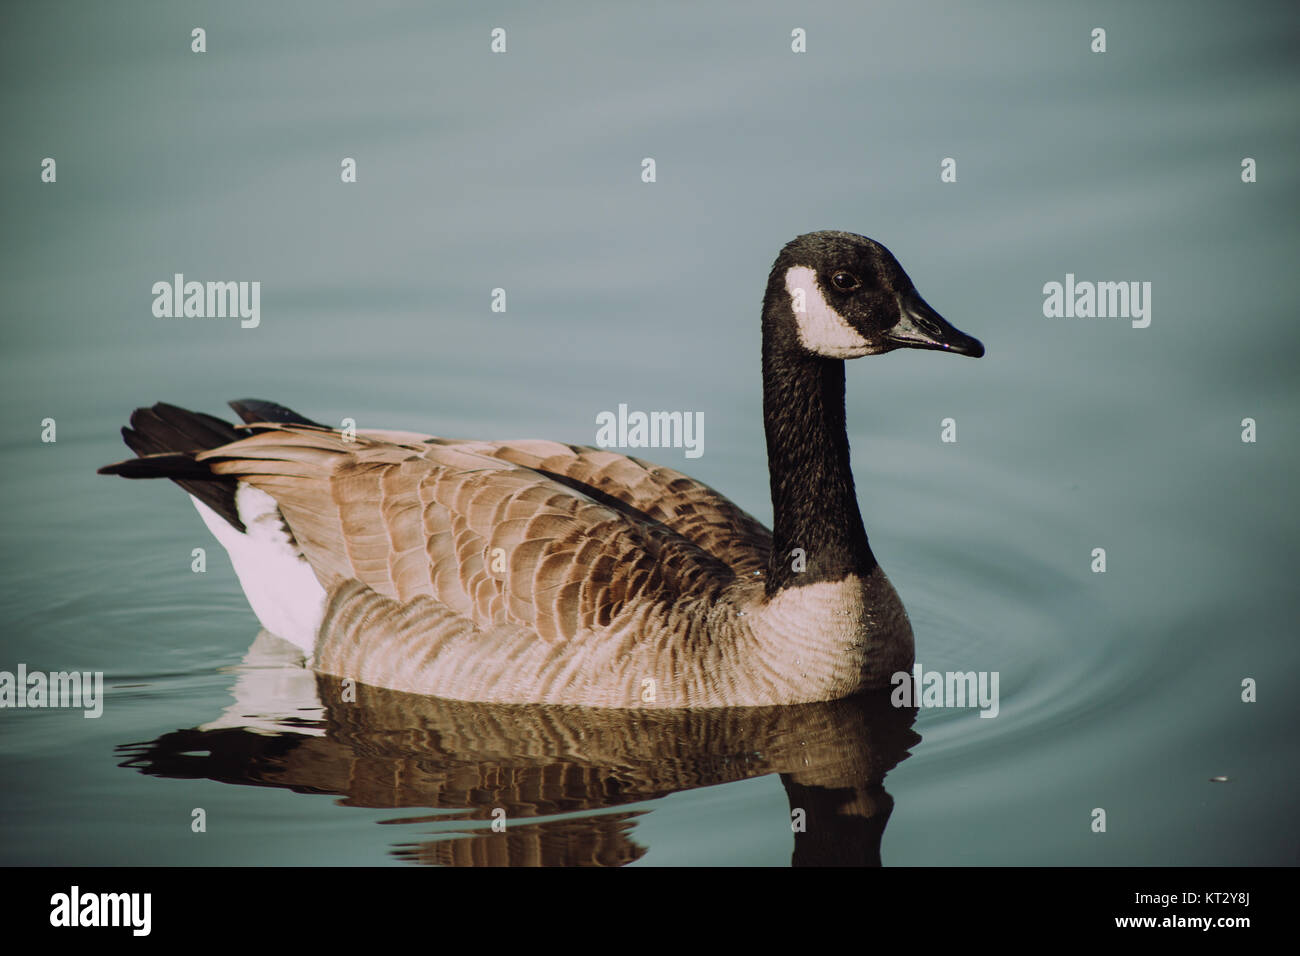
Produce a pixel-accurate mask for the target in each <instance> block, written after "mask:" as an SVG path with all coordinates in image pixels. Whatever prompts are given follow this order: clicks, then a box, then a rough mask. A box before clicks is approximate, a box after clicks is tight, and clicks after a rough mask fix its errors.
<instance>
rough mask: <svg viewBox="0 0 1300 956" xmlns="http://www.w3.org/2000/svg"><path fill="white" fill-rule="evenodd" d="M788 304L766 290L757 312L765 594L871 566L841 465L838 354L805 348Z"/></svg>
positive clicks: (845, 449) (844, 458)
mask: <svg viewBox="0 0 1300 956" xmlns="http://www.w3.org/2000/svg"><path fill="white" fill-rule="evenodd" d="M770 291H775V290H770ZM781 309H785V310H787V311H786V313H785V314H784V315H782V314H781V313H780V311H779V310H781ZM788 310H789V298H788V297H787V296H785V295H783V294H778V295H771V294H769V296H768V302H767V303H766V305H765V308H764V315H763V424H764V427H765V430H766V432H767V457H768V467H769V469H770V471H771V481H772V509H773V512H774V522H773V525H774V527H773V547H772V556H771V559H770V560H769V562H768V573H767V592H768V593H769V594H772V593H774V592H775V591H777V590H778V589H780V588H782V587H797V586H799V585H803V584H812V583H814V582H816V581H838V580H841V579H842V578H844V577H845V575H847V574H851V573H857V574H862V575H866V574H868V573H870V571H871V570H872V569H873V568H875V566H876V559H875V556H874V555H873V554H872V553H871V546H870V545H869V544H868V543H867V532H866V529H865V528H864V527H863V525H862V513H861V512H860V511H859V510H858V498H857V494H856V492H855V491H854V489H853V472H852V471H851V470H850V468H849V437H848V432H847V430H846V428H845V424H844V361H843V360H842V359H830V358H821V357H819V356H815V355H810V354H809V353H808V352H806V351H805V350H804V349H803V348H802V347H801V346H800V345H799V344H798V341H797V337H796V336H797V333H796V332H795V330H794V326H793V322H794V316H793V314H792V313H790V312H789V311H788ZM796 548H799V549H802V551H803V553H804V561H805V562H806V566H805V567H804V570H802V571H796V570H795V567H796V556H795V555H794V554H793V552H794V550H795V549H796Z"/></svg>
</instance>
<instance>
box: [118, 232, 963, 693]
mask: <svg viewBox="0 0 1300 956" xmlns="http://www.w3.org/2000/svg"><path fill="white" fill-rule="evenodd" d="M898 348H919V349H941V350H944V351H948V352H955V353H958V354H960V355H970V356H975V357H978V356H980V355H983V354H984V346H983V345H981V344H980V343H979V342H978V341H977V340H976V339H973V338H971V337H970V336H968V335H965V334H964V333H962V332H959V331H958V330H957V329H955V328H953V327H952V326H951V325H949V324H948V323H947V322H946V321H945V320H944V319H943V318H942V317H940V316H939V314H938V313H937V312H935V311H934V310H933V309H932V308H930V306H928V305H927V304H926V303H925V302H924V300H922V299H921V297H920V296H919V295H918V294H917V292H916V289H915V287H914V286H913V284H912V281H911V279H909V278H908V276H907V273H905V272H904V271H903V269H902V267H901V266H900V265H899V264H898V261H897V260H896V259H895V258H894V257H893V255H892V254H891V253H890V252H889V250H888V249H886V248H885V247H884V246H882V245H880V244H879V243H877V242H875V241H873V240H871V239H867V238H865V237H863V236H858V235H854V234H852V233H846V232H816V233H809V234H807V235H803V236H799V237H798V238H796V239H794V240H793V241H791V242H790V243H788V244H787V245H786V246H785V247H784V248H783V249H782V250H781V254H780V255H779V256H778V257H777V259H776V262H775V264H774V265H773V267H772V271H771V274H770V276H769V277H768V282H767V291H766V294H765V296H764V299H763V349H762V365H763V418H764V426H765V430H766V434H767V450H768V465H769V470H770V479H771V489H772V506H773V511H774V514H775V522H774V530H773V531H772V532H769V531H768V530H767V529H766V528H764V527H763V526H762V525H761V524H759V522H758V521H756V520H755V519H754V518H752V517H751V516H750V515H748V514H746V513H745V512H744V511H742V510H741V509H740V508H738V507H736V505H734V504H732V503H731V502H730V501H728V500H727V499H726V498H724V497H722V496H721V495H720V494H718V493H717V492H716V491H714V490H713V489H711V488H708V487H706V486H705V485H703V484H701V483H700V482H698V481H695V480H694V479H692V478H689V477H687V476H686V475H683V474H681V473H679V472H676V471H673V470H672V469H669V468H663V467H660V466H657V465H653V464H650V463H648V462H645V461H641V460H639V459H636V458H632V457H629V456H626V455H620V454H615V453H613V452H610V451H605V450H601V449H597V448H587V447H580V446H575V445H564V444H559V443H556V442H550V441H538V440H530V441H506V442H493V441H460V440H452V439H444V438H433V437H430V436H427V435H419V434H414V433H410V432H392V431H362V432H358V433H357V434H356V436H355V438H353V437H352V436H349V435H344V434H341V433H340V432H338V431H335V430H333V429H330V428H327V427H325V426H322V425H319V424H317V423H316V422H312V421H310V420H309V419H306V418H304V417H302V416H301V415H298V414H297V413H295V412H292V411H290V410H288V409H286V408H283V407H281V406H279V405H274V404H271V403H269V402H261V401H255V400H245V401H238V402H232V403H231V406H232V407H233V408H234V410H235V411H236V412H237V413H238V414H239V416H240V418H241V419H243V421H244V423H245V424H244V425H243V426H232V425H229V424H227V423H226V422H224V421H221V420H220V419H217V418H213V417H211V416H209V415H203V414H199V413H195V412H189V411H185V410H184V409H180V408H177V407H175V406H172V405H166V404H161V403H160V404H157V405H154V406H153V407H152V408H141V409H138V410H137V411H136V412H135V413H134V414H133V415H132V416H131V427H129V428H123V429H122V434H123V437H124V438H125V439H126V443H127V445H128V446H129V447H130V448H131V450H132V451H133V452H135V453H136V454H137V455H139V456H141V457H139V458H135V459H130V460H127V461H123V462H119V463H117V464H114V465H108V466H106V467H104V468H101V469H100V472H101V473H104V474H116V475H122V476H124V477H127V478H158V477H165V478H171V479H173V480H174V481H176V483H177V484H179V485H180V486H181V487H182V488H184V489H185V490H186V491H187V492H189V493H190V495H191V497H192V498H193V499H194V502H195V505H196V507H197V508H198V510H199V514H200V515H201V516H202V517H203V520H204V522H205V523H206V524H207V526H208V528H209V529H210V530H211V531H212V533H213V534H214V535H215V536H216V537H217V539H218V540H219V541H220V542H221V543H222V544H223V545H224V546H225V547H226V549H227V551H228V552H229V553H230V557H231V561H232V563H233V565H234V568H235V572H236V574H237V575H238V576H239V581H240V584H241V585H242V586H243V589H244V593H245V594H246V595H247V597H248V601H249V603H250V604H251V605H252V608H253V611H254V612H255V613H256V615H257V617H258V619H259V620H260V621H261V622H262V625H263V626H264V627H265V628H266V629H267V630H269V631H271V632H272V633H275V634H278V635H279V636H280V637H282V638H284V639H286V640H288V641H291V642H293V643H294V644H296V645H298V646H299V647H301V648H302V649H303V651H304V652H305V653H306V654H307V656H308V659H309V662H310V663H311V665H312V666H313V667H315V668H316V669H317V670H320V671H323V672H326V673H329V674H335V675H339V676H343V677H351V678H354V679H356V680H359V681H361V682H363V683H366V684H371V685H375V686H380V687H388V688H391V689H394V690H400V691H409V692H412V693H419V694H432V695H436V696H440V697H450V698H457V699H461V700H477V701H493V702H501V703H555V704H582V705H588V706H598V707H712V706H737V705H768V704H791V703H804V702H812V701H823V700H833V699H836V698H839V697H844V696H847V695H849V694H852V693H854V692H856V691H859V690H864V689H869V688H881V687H885V686H888V684H889V679H890V675H892V674H893V673H895V672H897V671H900V670H901V671H906V670H908V669H910V667H911V666H912V653H913V644H912V629H911V625H910V624H909V623H908V620H907V614H906V612H905V611H904V609H903V605H902V602H901V601H900V600H899V598H898V595H897V593H895V591H894V588H893V586H892V585H891V584H890V583H889V580H888V579H887V578H886V577H885V574H884V572H883V571H882V570H881V568H880V566H879V565H878V564H877V563H876V559H875V557H874V555H872V553H871V547H870V546H869V545H868V543H867V534H866V531H865V530H864V528H863V525H862V516H861V514H860V512H859V510H858V502H857V497H856V494H855V492H854V487H853V474H852V472H851V470H850V468H849V444H848V436H847V433H846V431H845V412H844V359H848V358H857V357H858V356H862V355H878V354H881V353H884V352H889V351H892V350H894V349H898ZM796 549H798V553H797V555H796Z"/></svg>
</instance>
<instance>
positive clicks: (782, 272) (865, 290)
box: [763, 231, 984, 359]
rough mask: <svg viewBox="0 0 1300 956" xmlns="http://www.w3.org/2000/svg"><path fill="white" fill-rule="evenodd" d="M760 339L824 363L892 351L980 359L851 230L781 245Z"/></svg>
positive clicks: (899, 271)
mask: <svg viewBox="0 0 1300 956" xmlns="http://www.w3.org/2000/svg"><path fill="white" fill-rule="evenodd" d="M763 316H764V335H765V336H766V337H767V338H769V340H771V341H772V342H773V344H779V346H780V347H783V350H788V349H795V350H797V351H801V352H804V353H810V354H812V355H817V356H821V357H823V358H829V359H850V358H858V357H860V356H863V355H880V354H882V353H884V352H892V351H893V350H894V349H936V350H939V351H943V352H953V353H955V354H957V355H969V356H971V357H972V358H979V357H980V356H981V355H983V354H984V346H983V344H981V343H980V341H979V340H978V339H976V338H972V337H971V336H969V335H967V334H966V333H964V332H961V331H959V330H958V329H956V328H954V327H953V326H952V325H951V324H950V323H949V322H948V321H947V320H946V319H944V318H943V316H941V315H940V314H939V313H938V312H936V311H935V310H934V309H932V308H930V306H929V305H928V304H927V303H926V301H925V300H924V299H922V298H921V296H920V294H918V293H917V291H916V286H914V285H913V284H912V280H911V279H910V278H909V277H908V275H907V273H906V272H904V271H903V267H902V266H900V265H899V264H898V260H897V259H895V258H894V256H893V254H892V253H890V251H889V250H888V249H886V248H885V247H884V246H882V245H881V244H880V243H878V242H876V241H875V240H873V239H868V238H867V237H866V236H859V235H855V234H854V233H851V232H832V231H828V232H811V233H807V234H806V235H802V236H799V237H797V238H796V239H793V240H791V241H790V242H789V243H787V244H786V246H785V248H784V249H782V250H781V254H780V255H779V256H778V257H777V259H776V263H775V264H774V265H773V266H772V273H771V275H770V277H769V279H768V284H767V294H766V296H765V299H764V307H763Z"/></svg>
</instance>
